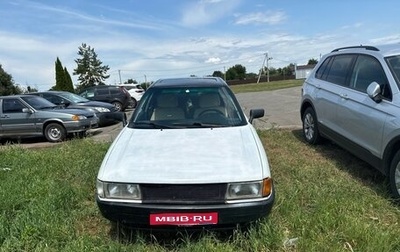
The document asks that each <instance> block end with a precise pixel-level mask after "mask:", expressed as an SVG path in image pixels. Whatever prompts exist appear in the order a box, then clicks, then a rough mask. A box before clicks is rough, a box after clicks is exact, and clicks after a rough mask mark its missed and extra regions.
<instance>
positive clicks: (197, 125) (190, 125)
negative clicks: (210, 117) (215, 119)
mask: <svg viewBox="0 0 400 252" xmlns="http://www.w3.org/2000/svg"><path fill="white" fill-rule="evenodd" d="M173 125H174V126H181V127H187V128H218V127H224V126H226V125H221V124H214V123H202V122H193V123H174V124H173Z"/></svg>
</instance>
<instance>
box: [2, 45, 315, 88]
mask: <svg viewBox="0 0 400 252" xmlns="http://www.w3.org/2000/svg"><path fill="white" fill-rule="evenodd" d="M317 62H318V61H317V60H315V59H310V60H309V61H308V64H316V63H317ZM75 63H76V65H77V67H76V68H75V69H74V71H73V75H77V76H78V84H77V85H75V86H74V84H73V81H72V78H71V75H70V74H69V72H68V70H67V68H66V67H63V65H62V63H61V60H60V59H59V57H57V58H56V61H55V85H54V86H52V87H51V88H50V90H60V91H68V92H72V93H79V92H80V91H81V90H83V89H85V88H87V87H91V86H95V85H105V80H106V79H107V78H109V77H110V75H109V74H107V71H108V70H109V69H110V68H109V66H108V65H104V64H103V62H102V61H101V60H99V59H98V55H97V53H96V52H95V50H94V48H92V47H91V46H89V45H87V44H86V43H82V45H80V46H79V47H78V58H77V59H75ZM267 72H268V74H269V75H270V76H279V75H283V76H285V75H286V76H289V75H293V73H294V64H289V65H288V66H286V67H283V68H277V69H275V68H273V67H269V68H268V69H267V68H266V67H264V68H262V69H260V72H259V73H258V74H257V73H247V72H246V67H244V66H242V65H240V64H236V65H234V66H232V67H230V68H228V70H227V71H226V72H225V73H223V72H221V71H214V72H213V74H212V75H211V76H214V77H221V78H223V79H225V80H227V81H228V80H243V79H250V78H255V77H257V76H258V75H265V74H266V73H267ZM190 76H195V75H190ZM124 83H137V82H136V80H134V79H128V80H127V81H125V82H124ZM35 91H37V90H36V89H34V88H31V87H30V86H28V87H27V88H26V89H23V88H21V87H20V85H18V84H15V82H14V80H13V78H12V76H11V74H9V73H7V72H6V71H5V70H4V69H3V68H2V65H1V64H0V95H12V94H21V93H29V92H35Z"/></svg>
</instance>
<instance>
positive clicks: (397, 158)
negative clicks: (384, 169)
mask: <svg viewBox="0 0 400 252" xmlns="http://www.w3.org/2000/svg"><path fill="white" fill-rule="evenodd" d="M389 184H390V190H391V192H392V195H393V197H394V198H395V199H397V200H399V199H400V151H397V153H396V155H394V158H393V160H392V163H391V164H390V170H389Z"/></svg>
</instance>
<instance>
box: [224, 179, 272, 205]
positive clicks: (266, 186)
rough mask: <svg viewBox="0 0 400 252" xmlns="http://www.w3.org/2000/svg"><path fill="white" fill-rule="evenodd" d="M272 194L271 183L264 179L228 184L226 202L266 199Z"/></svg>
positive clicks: (269, 180)
mask: <svg viewBox="0 0 400 252" xmlns="http://www.w3.org/2000/svg"><path fill="white" fill-rule="evenodd" d="M271 192H272V181H271V179H270V178H266V179H264V180H261V181H253V182H241V183H231V184H228V189H227V192H226V199H227V200H235V199H253V198H261V197H268V196H269V195H270V194H271Z"/></svg>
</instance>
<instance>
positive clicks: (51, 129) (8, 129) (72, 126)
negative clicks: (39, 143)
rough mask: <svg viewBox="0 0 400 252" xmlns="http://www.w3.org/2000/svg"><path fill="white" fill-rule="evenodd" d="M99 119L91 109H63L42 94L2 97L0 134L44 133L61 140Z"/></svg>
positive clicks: (83, 130)
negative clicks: (41, 95) (40, 95)
mask: <svg viewBox="0 0 400 252" xmlns="http://www.w3.org/2000/svg"><path fill="white" fill-rule="evenodd" d="M97 123H98V118H97V117H96V115H95V114H94V113H93V112H91V111H86V110H81V109H68V110H67V109H60V108H57V105H55V104H53V103H51V102H49V101H47V100H46V99H44V98H42V97H38V96H34V95H14V96H1V97H0V138H17V137H27V136H44V137H46V139H47V140H48V141H49V142H59V141H63V140H65V138H66V137H67V135H69V134H74V133H75V134H79V135H84V134H85V133H86V131H87V130H88V129H90V128H91V127H95V126H97Z"/></svg>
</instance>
